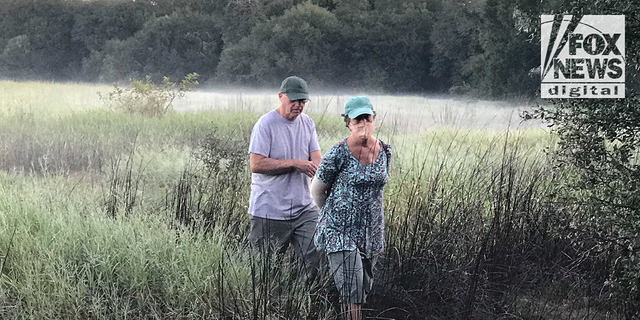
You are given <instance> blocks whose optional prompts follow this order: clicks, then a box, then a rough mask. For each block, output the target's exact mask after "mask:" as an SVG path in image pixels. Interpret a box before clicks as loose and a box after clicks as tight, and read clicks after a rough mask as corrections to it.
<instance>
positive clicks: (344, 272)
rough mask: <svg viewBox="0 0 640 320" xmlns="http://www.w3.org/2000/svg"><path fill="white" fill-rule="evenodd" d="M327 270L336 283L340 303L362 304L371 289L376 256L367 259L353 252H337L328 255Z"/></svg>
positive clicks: (357, 252) (356, 251)
mask: <svg viewBox="0 0 640 320" xmlns="http://www.w3.org/2000/svg"><path fill="white" fill-rule="evenodd" d="M328 258H329V269H330V270H331V274H332V275H333V280H334V281H335V282H336V287H337V288H338V292H339V293H340V301H341V302H342V303H357V304H362V303H365V302H366V300H367V295H368V294H369V292H370V291H371V288H372V287H373V267H374V266H375V264H376V261H377V260H378V257H377V256H374V257H372V258H367V257H366V256H364V255H362V254H360V251H358V249H356V250H354V251H339V252H332V253H329V254H328Z"/></svg>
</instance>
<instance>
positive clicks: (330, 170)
mask: <svg viewBox="0 0 640 320" xmlns="http://www.w3.org/2000/svg"><path fill="white" fill-rule="evenodd" d="M341 149H342V148H341V146H340V144H335V145H333V147H331V149H329V151H327V153H325V154H324V155H323V156H322V161H321V162H320V165H319V166H318V170H316V177H317V178H318V179H320V181H322V182H324V183H326V184H329V185H332V184H333V182H334V181H335V180H336V177H337V176H338V173H340V167H341V166H342V159H341Z"/></svg>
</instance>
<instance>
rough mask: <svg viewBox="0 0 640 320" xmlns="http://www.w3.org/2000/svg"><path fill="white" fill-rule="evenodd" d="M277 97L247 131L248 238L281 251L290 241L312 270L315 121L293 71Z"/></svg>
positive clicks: (316, 158) (260, 246)
mask: <svg viewBox="0 0 640 320" xmlns="http://www.w3.org/2000/svg"><path fill="white" fill-rule="evenodd" d="M278 98H279V100H280V106H279V107H278V108H277V109H275V110H272V111H270V112H268V113H266V114H265V115H263V116H262V117H260V119H258V122H256V124H255V125H254V127H253V131H252V132H251V140H250V142H249V154H250V158H249V163H250V166H251V172H252V174H251V196H250V198H249V214H251V220H250V225H251V230H250V232H249V237H248V238H249V241H250V242H251V245H252V246H253V247H254V248H255V249H258V250H266V249H267V248H268V247H269V246H275V248H276V249H277V250H278V252H281V253H282V252H284V251H285V250H286V249H287V247H288V246H289V243H291V244H292V246H293V249H294V251H295V253H296V256H297V257H298V259H299V260H302V262H303V263H304V265H305V266H307V267H309V268H311V271H312V272H315V269H316V268H317V267H318V264H319V261H320V252H319V251H317V250H316V247H315V245H314V243H313V237H314V233H315V229H316V224H317V221H318V214H319V209H318V208H317V207H316V206H315V204H314V203H313V200H312V199H311V195H310V193H309V183H310V178H312V177H313V176H314V175H315V172H316V169H318V164H320V160H321V156H322V154H321V153H320V147H319V145H318V137H317V134H316V128H315V124H314V123H313V120H311V118H310V117H309V116H307V115H306V114H303V113H302V110H304V107H305V104H306V103H307V102H308V101H309V92H308V89H307V83H306V82H305V81H304V80H302V79H301V78H299V77H296V76H292V77H288V78H286V79H284V81H283V82H282V85H281V86H280V93H278Z"/></svg>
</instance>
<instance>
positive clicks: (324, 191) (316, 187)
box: [310, 177, 331, 209]
mask: <svg viewBox="0 0 640 320" xmlns="http://www.w3.org/2000/svg"><path fill="white" fill-rule="evenodd" d="M330 187H331V186H330V185H329V184H327V183H324V182H322V181H321V180H319V179H318V177H313V180H311V187H310V189H311V190H310V192H311V197H312V198H313V202H315V204H316V206H317V207H318V208H320V209H322V207H323V206H324V203H325V202H326V201H327V196H328V191H329V188H330Z"/></svg>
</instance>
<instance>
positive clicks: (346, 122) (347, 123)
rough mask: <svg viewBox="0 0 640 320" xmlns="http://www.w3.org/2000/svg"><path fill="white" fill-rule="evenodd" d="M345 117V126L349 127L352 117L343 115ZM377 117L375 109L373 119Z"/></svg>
mask: <svg viewBox="0 0 640 320" xmlns="http://www.w3.org/2000/svg"><path fill="white" fill-rule="evenodd" d="M342 118H343V119H344V126H345V127H347V128H349V122H351V118H349V116H344V117H342ZM375 118H376V112H375V110H374V111H373V119H375Z"/></svg>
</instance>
